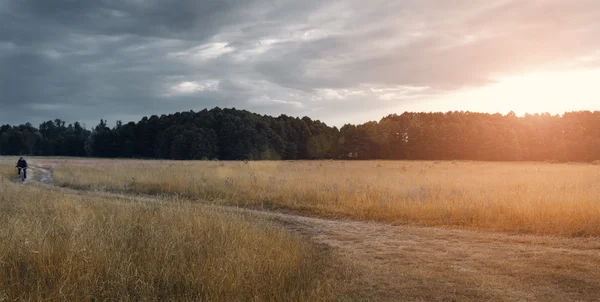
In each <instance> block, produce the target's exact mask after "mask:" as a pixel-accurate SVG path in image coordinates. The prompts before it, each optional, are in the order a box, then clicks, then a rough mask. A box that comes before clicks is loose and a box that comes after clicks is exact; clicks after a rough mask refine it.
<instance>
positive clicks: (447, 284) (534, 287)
mask: <svg viewBox="0 0 600 302" xmlns="http://www.w3.org/2000/svg"><path fill="white" fill-rule="evenodd" d="M31 171H32V173H31V179H32V180H31V181H32V182H40V183H43V184H46V185H52V173H51V171H50V170H48V169H44V168H42V167H33V169H31ZM77 194H111V193H99V192H77ZM111 195H115V196H119V197H122V198H131V199H138V200H148V201H160V199H157V198H151V197H141V196H133V195H120V194H111ZM227 208H228V209H229V210H231V211H242V212H246V213H248V214H249V215H262V216H267V217H268V218H270V219H272V220H273V221H275V222H277V223H278V224H280V225H281V226H283V227H285V228H286V229H288V230H289V231H291V232H294V233H297V234H301V235H302V236H306V237H307V238H309V239H310V240H312V241H314V242H315V243H317V244H319V245H321V246H322V247H323V248H326V249H328V250H329V251H330V252H332V253H333V254H334V255H335V257H336V258H338V259H339V260H340V262H341V263H344V264H346V265H348V266H350V267H351V270H352V272H353V276H354V277H353V278H350V280H348V284H347V290H346V291H347V293H346V294H347V296H348V297H349V298H351V299H355V300H362V301H483V300H485V301H600V238H562V237H546V236H525V235H509V234H501V233H489V232H477V231H467V230H455V229H444V228H426V227H416V226H408V225H406V226H391V225H389V224H383V223H376V222H362V221H352V220H330V219H321V218H314V217H304V216H300V215H296V214H293V213H281V212H273V211H259V210H249V209H239V208H233V207H227Z"/></svg>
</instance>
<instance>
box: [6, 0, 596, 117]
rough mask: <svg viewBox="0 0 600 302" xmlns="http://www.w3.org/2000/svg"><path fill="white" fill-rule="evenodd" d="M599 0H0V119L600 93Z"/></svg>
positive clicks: (549, 101) (429, 106)
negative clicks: (599, 82) (217, 108)
mask: <svg viewBox="0 0 600 302" xmlns="http://www.w3.org/2000/svg"><path fill="white" fill-rule="evenodd" d="M599 37H600V1H597V0H572V1H566V0H555V1H552V0H528V1H522V0H490V1H481V0H457V1H446V0H396V1H392V0H388V1H384V0H370V1H363V0H327V1H323V0H164V1H162V0H94V1H91V0H90V1H74V0H43V1H42V0H0V124H7V123H8V124H21V123H25V122H31V123H32V124H34V125H38V124H39V123H40V122H42V121H46V120H50V119H55V118H60V119H62V120H65V121H67V122H74V121H81V122H83V123H85V124H86V125H87V126H88V128H90V127H93V126H95V125H96V124H98V122H99V120H100V119H101V118H102V119H106V120H108V122H109V124H114V122H115V121H116V120H122V121H123V122H128V121H138V120H139V119H141V118H142V117H143V116H150V115H153V114H157V115H161V114H169V113H175V112H178V111H189V110H194V111H199V110H202V109H204V108H209V109H210V108H213V107H216V106H218V107H221V108H226V107H227V108H232V107H235V108H237V109H246V110H250V111H253V112H257V113H260V114H269V115H273V116H278V115H280V114H287V115H291V116H299V117H302V116H309V117H311V118H313V119H319V120H321V121H323V122H326V123H327V124H329V125H335V126H341V125H343V124H345V123H363V122H366V121H371V120H375V121H378V120H380V119H381V118H382V117H383V116H386V115H389V114H393V113H397V114H401V113H402V112H404V111H427V112H429V111H444V112H445V111H454V110H465V111H466V110H469V111H480V112H492V113H495V112H500V113H507V112H509V111H514V112H516V113H517V114H524V113H526V112H529V113H535V112H551V113H555V114H556V113H558V114H560V113H563V112H565V111H574V110H599V109H600V85H598V80H599V79H600V39H599Z"/></svg>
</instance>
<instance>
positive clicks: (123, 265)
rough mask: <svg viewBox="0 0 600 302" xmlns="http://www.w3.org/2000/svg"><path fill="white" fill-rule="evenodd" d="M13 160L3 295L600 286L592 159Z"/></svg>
mask: <svg viewBox="0 0 600 302" xmlns="http://www.w3.org/2000/svg"><path fill="white" fill-rule="evenodd" d="M12 161H14V159H13V158H0V175H3V179H2V180H1V181H0V189H1V190H0V240H1V242H2V243H3V244H2V245H0V300H3V299H6V300H30V299H31V300H34V299H35V300H40V299H42V298H43V299H66V300H81V299H85V300H89V299H94V298H95V299H97V300H99V299H109V300H113V299H116V297H119V298H121V299H122V300H144V299H151V300H153V299H163V300H164V299H167V298H170V299H176V300H191V299H194V298H199V299H204V300H217V301H218V300H227V301H248V300H256V301H259V300H271V301H273V300H276V301H285V300H287V301H302V300H305V301H315V300H344V301H349V300H357V301H483V300H486V301H597V300H598V299H600V269H599V268H600V254H599V253H598V251H599V250H600V243H599V242H598V240H597V238H598V224H599V219H598V217H599V216H600V213H599V206H598V203H599V202H600V200H599V197H598V196H599V195H598V193H600V192H599V189H598V187H599V185H598V184H599V183H600V166H594V165H585V164H545V163H480V162H249V163H243V162H172V161H134V160H98V159H64V158H57V159H52V158H32V159H30V163H31V165H32V166H33V169H32V171H31V172H30V175H31V176H32V180H31V181H30V182H28V183H25V184H18V183H15V179H14V178H15V176H16V175H15V171H14V168H12V166H13V164H12ZM2 163H5V164H4V165H2ZM58 186H62V188H60V187H58ZM232 205H233V206H234V207H231V206H232ZM240 206H241V207H240ZM275 209H279V210H280V211H273V210H275ZM281 210H288V211H281ZM289 210H292V211H289ZM298 213H299V214H312V215H309V217H306V216H302V215H298ZM336 218H353V219H336ZM361 220H362V221H361ZM493 231H499V232H493ZM547 235H550V236H547ZM309 240H310V241H309Z"/></svg>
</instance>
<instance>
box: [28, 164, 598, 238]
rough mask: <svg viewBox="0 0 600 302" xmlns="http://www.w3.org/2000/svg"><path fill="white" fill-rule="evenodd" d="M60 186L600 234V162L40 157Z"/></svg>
mask: <svg viewBox="0 0 600 302" xmlns="http://www.w3.org/2000/svg"><path fill="white" fill-rule="evenodd" d="M40 163H42V164H45V165H47V166H49V167H54V174H55V180H56V182H57V183H58V184H60V185H62V186H68V187H73V188H80V189H94V190H111V191H119V192H129V193H144V194H166V195H182V196H186V197H191V198H198V199H202V200H206V201H212V202H221V203H227V204H232V205H241V206H266V207H282V208H287V209H293V210H300V211H306V212H309V213H312V214H318V215H328V216H343V217H350V218H355V219H367V220H380V221H387V222H392V223H399V224H403V223H415V224H419V225H428V226H452V227H461V228H471V229H481V230H493V231H503V232H520V233H534V234H552V235H564V236H589V235H592V236H598V235H600V169H599V168H598V166H595V165H587V164H549V163H484V162H392V161H389V162H388V161H367V162H340V161H324V162H310V161H307V162H282V161H278V162H277V161H274V162H249V163H242V162H171V161H127V160H119V161H108V160H99V161H97V160H47V161H44V160H41V161H40Z"/></svg>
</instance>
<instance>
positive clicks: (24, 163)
mask: <svg viewBox="0 0 600 302" xmlns="http://www.w3.org/2000/svg"><path fill="white" fill-rule="evenodd" d="M17 169H19V175H21V170H23V179H27V161H26V160H25V159H24V158H23V157H21V158H19V161H18V162H17Z"/></svg>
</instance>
